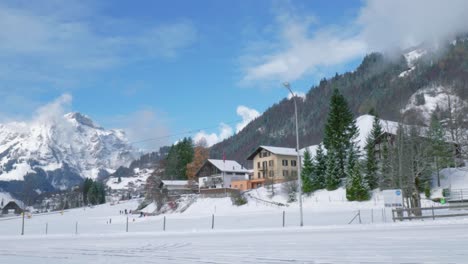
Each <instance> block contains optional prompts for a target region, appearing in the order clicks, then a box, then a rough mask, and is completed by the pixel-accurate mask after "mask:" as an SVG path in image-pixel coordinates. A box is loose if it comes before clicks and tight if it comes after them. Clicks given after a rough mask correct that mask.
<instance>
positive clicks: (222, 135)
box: [193, 105, 260, 147]
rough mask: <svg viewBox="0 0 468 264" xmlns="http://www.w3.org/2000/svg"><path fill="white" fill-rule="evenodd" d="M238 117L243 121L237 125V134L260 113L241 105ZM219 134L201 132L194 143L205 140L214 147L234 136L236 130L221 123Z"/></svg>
mask: <svg viewBox="0 0 468 264" xmlns="http://www.w3.org/2000/svg"><path fill="white" fill-rule="evenodd" d="M236 112H237V115H238V116H240V117H241V119H242V120H241V121H240V122H239V123H237V124H236V133H239V132H240V131H241V130H242V129H244V127H246V126H247V125H248V124H249V123H250V122H251V121H252V120H254V119H255V118H257V117H259V116H260V113H259V112H258V111H257V110H255V109H253V108H249V107H247V106H244V105H240V106H238V107H237V109H236ZM218 130H219V132H218V133H207V132H206V131H200V132H198V133H197V134H195V136H194V137H193V140H194V142H199V141H200V140H202V139H205V141H206V143H207V145H208V146H210V147H211V146H213V145H214V144H216V143H219V142H221V141H223V140H225V139H227V138H229V137H230V136H232V135H233V134H234V130H233V128H232V127H231V126H229V125H227V124H224V123H221V124H220V125H219V129H218Z"/></svg>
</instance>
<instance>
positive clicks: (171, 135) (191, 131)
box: [129, 119, 243, 145]
mask: <svg viewBox="0 0 468 264" xmlns="http://www.w3.org/2000/svg"><path fill="white" fill-rule="evenodd" d="M241 121H243V120H240V119H238V120H236V121H231V122H223V124H226V125H230V124H234V123H239V122H241ZM217 127H219V125H217V126H210V127H204V128H197V129H192V130H187V131H184V132H179V133H174V134H169V135H165V136H160V137H154V138H147V139H142V140H138V141H133V142H129V144H131V145H136V144H141V143H145V142H150V141H157V140H162V139H166V138H171V137H176V136H182V135H188V134H193V133H198V132H201V131H202V130H206V129H213V128H217Z"/></svg>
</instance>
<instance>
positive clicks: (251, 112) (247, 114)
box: [236, 105, 260, 133]
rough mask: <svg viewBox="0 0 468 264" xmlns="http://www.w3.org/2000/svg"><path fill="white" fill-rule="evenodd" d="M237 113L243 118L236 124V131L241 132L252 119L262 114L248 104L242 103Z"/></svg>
mask: <svg viewBox="0 0 468 264" xmlns="http://www.w3.org/2000/svg"><path fill="white" fill-rule="evenodd" d="M237 115H239V116H240V117H241V118H242V121H241V122H240V123H238V124H237V125H236V133H239V132H240V131H241V130H242V129H244V127H246V126H247V125H248V124H249V123H250V122H251V121H252V120H254V119H255V118H257V117H259V116H260V113H259V112H258V111H257V110H255V109H253V108H248V107H247V106H243V105H240V106H238V107H237Z"/></svg>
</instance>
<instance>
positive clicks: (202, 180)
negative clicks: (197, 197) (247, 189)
mask: <svg viewBox="0 0 468 264" xmlns="http://www.w3.org/2000/svg"><path fill="white" fill-rule="evenodd" d="M251 173H252V171H250V170H248V169H246V168H244V167H243V166H242V165H240V164H239V163H238V162H237V161H235V160H216V159H208V160H206V161H205V163H204V164H203V166H202V167H201V168H200V169H199V170H198V171H197V173H196V176H197V178H198V185H199V187H200V188H201V189H203V188H231V182H232V181H238V180H249V179H250V175H251Z"/></svg>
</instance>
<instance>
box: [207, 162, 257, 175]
mask: <svg viewBox="0 0 468 264" xmlns="http://www.w3.org/2000/svg"><path fill="white" fill-rule="evenodd" d="M206 162H209V163H211V164H213V166H215V167H216V168H218V170H220V171H221V172H235V173H248V172H249V170H248V169H246V168H244V167H242V165H240V164H239V163H238V162H237V161H235V160H225V161H223V160H217V159H208V160H207V161H206Z"/></svg>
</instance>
